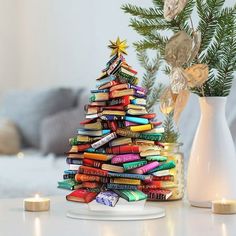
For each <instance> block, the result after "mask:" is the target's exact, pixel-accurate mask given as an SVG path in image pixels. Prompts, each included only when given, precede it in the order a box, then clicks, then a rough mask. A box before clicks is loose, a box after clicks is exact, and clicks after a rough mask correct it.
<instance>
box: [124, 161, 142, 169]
mask: <svg viewBox="0 0 236 236" xmlns="http://www.w3.org/2000/svg"><path fill="white" fill-rule="evenodd" d="M146 164H147V160H139V161H133V162H127V163H124V164H123V168H124V170H125V171H126V170H132V169H135V168H138V167H141V166H144V165H146Z"/></svg>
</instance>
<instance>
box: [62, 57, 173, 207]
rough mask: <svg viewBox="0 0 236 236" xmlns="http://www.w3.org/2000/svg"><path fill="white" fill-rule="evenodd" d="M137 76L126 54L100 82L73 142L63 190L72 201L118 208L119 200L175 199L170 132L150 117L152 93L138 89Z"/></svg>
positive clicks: (111, 64) (114, 59)
mask: <svg viewBox="0 0 236 236" xmlns="http://www.w3.org/2000/svg"><path fill="white" fill-rule="evenodd" d="M136 74H137V72H136V71H135V70H134V69H132V68H131V66H129V65H128V64H127V63H126V61H125V59H124V57H123V55H120V54H116V55H115V56H113V57H112V58H111V60H110V61H109V62H108V63H107V65H106V68H105V69H104V70H103V71H102V75H101V76H100V77H99V78H97V88H96V89H94V90H91V97H90V103H89V104H88V105H86V106H85V113H86V114H85V120H84V121H82V122H81V125H82V126H83V128H81V129H78V131H77V136H76V137H73V138H71V139H70V144H71V149H70V150H69V152H67V159H66V162H67V163H68V165H69V168H68V170H65V172H64V175H63V178H64V180H63V181H60V182H58V187H60V188H65V189H70V190H74V191H73V192H72V193H70V194H68V195H67V197H66V198H67V200H69V201H78V202H85V203H88V202H90V201H92V200H94V199H95V200H96V201H97V202H98V203H102V204H105V205H109V206H115V204H116V203H117V201H118V199H119V197H121V198H124V199H126V200H127V201H139V200H144V199H147V198H149V199H152V198H168V197H169V196H170V195H171V192H169V191H166V190H163V188H167V187H172V186H169V183H170V182H171V180H172V177H170V176H171V170H170V169H171V168H174V166H175V163H174V162H173V161H170V162H167V161H166V160H167V158H166V157H164V156H162V155H161V150H162V148H163V146H162V144H161V143H160V140H161V137H162V134H163V132H164V129H163V128H162V127H161V122H157V121H154V120H155V117H156V114H150V113H148V112H147V110H146V94H147V91H146V90H145V89H144V88H142V87H139V86H137V83H138V79H137V77H136ZM167 172H168V173H167ZM167 180H168V181H167ZM154 185H155V186H154ZM153 186H154V187H155V188H153ZM157 188H158V190H159V189H161V191H160V192H158V191H156V190H157ZM154 190H155V191H154ZM153 191H154V192H155V196H154V194H153ZM157 195H158V196H157ZM163 196H165V197H163Z"/></svg>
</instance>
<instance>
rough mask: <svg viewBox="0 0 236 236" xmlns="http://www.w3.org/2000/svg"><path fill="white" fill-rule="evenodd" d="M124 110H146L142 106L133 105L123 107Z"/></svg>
mask: <svg viewBox="0 0 236 236" xmlns="http://www.w3.org/2000/svg"><path fill="white" fill-rule="evenodd" d="M125 109H126V110H128V109H133V110H146V108H145V107H144V106H139V105H135V104H129V105H127V106H126V107H125Z"/></svg>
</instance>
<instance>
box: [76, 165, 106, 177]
mask: <svg viewBox="0 0 236 236" xmlns="http://www.w3.org/2000/svg"><path fill="white" fill-rule="evenodd" d="M78 173H80V174H86V175H98V176H107V175H108V172H107V171H106V170H101V169H97V168H94V167H89V166H80V167H79V169H78Z"/></svg>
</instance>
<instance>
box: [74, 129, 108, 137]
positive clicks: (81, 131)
mask: <svg viewBox="0 0 236 236" xmlns="http://www.w3.org/2000/svg"><path fill="white" fill-rule="evenodd" d="M110 132H111V131H110V130H109V129H108V130H107V129H104V130H100V131H94V130H85V129H78V134H79V135H88V136H102V135H106V134H109V133H110Z"/></svg>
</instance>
